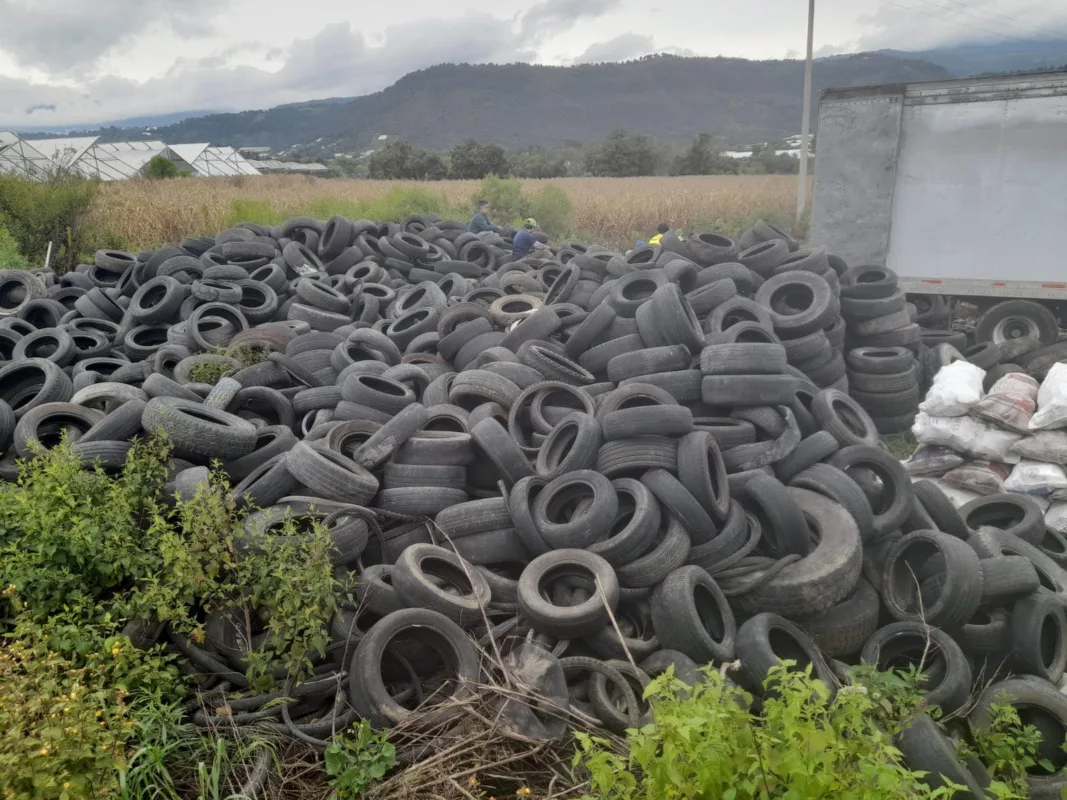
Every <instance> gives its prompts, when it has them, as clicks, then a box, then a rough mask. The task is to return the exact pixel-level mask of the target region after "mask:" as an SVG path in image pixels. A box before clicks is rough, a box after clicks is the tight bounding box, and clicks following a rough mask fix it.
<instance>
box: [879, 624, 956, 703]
mask: <svg viewBox="0 0 1067 800" xmlns="http://www.w3.org/2000/svg"><path fill="white" fill-rule="evenodd" d="M860 659H861V660H862V661H863V662H864V663H866V664H873V665H875V666H877V667H878V668H879V669H881V670H890V669H903V668H905V667H906V666H907V665H908V663H911V664H914V665H916V666H919V665H920V664H921V665H922V666H923V667H924V669H923V670H922V671H923V673H924V674H925V675H926V678H925V679H924V680H923V681H922V684H921V685H920V688H921V689H922V691H923V699H924V700H925V701H926V702H927V703H928V704H929V705H933V706H938V707H939V708H940V709H941V710H942V711H943V712H944V713H946V714H950V713H952V712H953V711H957V710H959V709H960V708H962V707H963V705H964V704H965V703H966V702H967V700H968V699H969V697H970V692H971V667H970V664H969V663H968V661H967V657H966V656H965V655H964V653H963V650H962V649H961V648H960V646H959V644H957V643H956V641H955V640H954V639H953V638H952V637H951V636H949V635H948V634H947V633H945V632H944V631H942V630H940V629H938V628H934V627H931V626H928V625H926V624H924V623H923V622H922V621H920V620H908V621H901V622H894V623H891V624H890V625H886V626H885V627H883V628H879V629H878V630H877V631H875V632H874V633H873V634H872V635H871V636H870V638H868V640H867V642H866V643H865V644H864V645H863V650H862V652H861V653H860ZM931 683H932V685H931Z"/></svg>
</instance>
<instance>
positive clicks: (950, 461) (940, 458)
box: [904, 444, 964, 478]
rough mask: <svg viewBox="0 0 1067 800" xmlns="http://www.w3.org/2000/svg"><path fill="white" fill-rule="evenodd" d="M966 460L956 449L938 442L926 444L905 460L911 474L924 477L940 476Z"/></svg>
mask: <svg viewBox="0 0 1067 800" xmlns="http://www.w3.org/2000/svg"><path fill="white" fill-rule="evenodd" d="M963 462H964V458H963V456H961V455H960V454H959V453H957V452H956V451H955V450H951V449H949V448H947V447H940V446H938V445H936V444H924V445H922V446H921V447H919V448H917V449H916V450H915V452H914V453H912V454H911V458H909V459H908V460H907V461H905V462H904V468H905V469H906V470H907V471H908V474H909V475H917V476H920V477H924V478H939V477H941V476H942V475H944V474H945V473H946V472H948V471H949V470H950V469H955V468H956V467H958V466H959V465H960V464H962V463H963Z"/></svg>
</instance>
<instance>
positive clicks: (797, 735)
mask: <svg viewBox="0 0 1067 800" xmlns="http://www.w3.org/2000/svg"><path fill="white" fill-rule="evenodd" d="M916 682H917V677H916V676H914V675H913V676H911V678H910V681H908V680H905V681H903V687H902V688H898V692H899V693H900V694H901V695H902V696H903V697H904V698H905V699H906V702H905V704H904V705H905V707H907V708H911V709H912V710H914V707H915V705H916V704H917V702H918V693H917V691H916V685H917V683H916ZM772 685H773V689H774V690H773V691H770V692H768V693H767V695H766V696H765V697H764V698H763V700H762V706H761V707H760V708H759V710H758V711H757V712H755V713H754V712H753V711H752V710H751V702H752V698H751V697H750V696H749V695H746V694H745V693H743V692H742V691H741V690H739V689H738V688H737V687H736V686H734V685H733V684H731V683H728V682H727V681H726V680H725V679H724V678H723V677H722V676H721V675H720V674H719V673H718V671H716V670H715V669H712V668H708V669H706V670H705V682H704V683H701V684H697V685H696V686H694V687H692V688H688V687H685V686H684V685H683V684H681V683H679V682H678V681H676V680H675V679H674V678H673V676H671V675H668V676H663V677H661V678H659V679H657V680H655V681H653V683H652V684H651V685H650V686H649V688H648V690H647V691H646V693H645V696H646V697H648V698H649V699H650V700H651V703H652V706H653V709H654V711H655V721H654V722H651V723H649V724H647V725H645V726H644V727H642V728H639V729H633V730H629V731H627V734H626V743H627V745H628V752H627V753H620V752H618V751H617V750H616V749H615V748H614V747H613V746H612V744H611V743H609V742H608V741H605V740H603V739H598V738H595V737H591V736H588V735H585V734H581V733H579V734H577V737H578V745H579V749H578V753H577V755H576V756H575V765H576V766H579V767H581V768H582V769H583V770H585V771H587V773H588V778H589V780H590V786H591V792H590V794H589V795H588V796H587V797H588V798H596V800H653V798H654V799H655V800H682V799H683V798H685V800H690V799H696V798H709V799H710V798H722V799H723V800H762V799H763V798H776V797H777V798H796V800H803V798H819V797H823V798H834V800H905V799H909V798H934V797H948V796H949V794H937V793H933V792H931V790H930V789H929V788H928V787H927V786H926V785H925V784H924V783H923V782H922V781H921V776H920V774H918V773H915V772H912V771H910V770H909V769H908V768H907V767H906V766H904V765H903V764H902V763H901V759H900V754H899V752H898V751H897V750H896V748H895V747H894V746H893V741H892V736H893V733H894V732H896V731H899V727H900V726H899V719H900V717H899V716H897V714H898V713H899V712H900V711H901V710H902V709H901V708H899V707H897V706H895V705H894V704H892V703H883V700H884V698H883V697H881V696H880V693H879V691H877V690H871V689H868V688H867V687H860V686H853V687H846V688H843V689H841V690H840V691H839V692H838V693H837V695H836V696H835V697H831V696H830V692H829V690H828V688H827V687H826V685H825V684H824V683H822V681H819V680H817V679H813V678H812V677H811V675H810V673H809V672H798V671H794V670H789V669H787V668H776V669H775V670H774V671H773V672H772V674H771V677H770V678H769V679H768V687H770V686H772ZM883 685H884V684H883Z"/></svg>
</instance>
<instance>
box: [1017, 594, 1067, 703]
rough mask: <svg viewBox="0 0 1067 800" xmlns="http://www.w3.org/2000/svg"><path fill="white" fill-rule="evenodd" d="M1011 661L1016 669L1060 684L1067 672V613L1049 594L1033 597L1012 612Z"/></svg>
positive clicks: (1024, 599)
mask: <svg viewBox="0 0 1067 800" xmlns="http://www.w3.org/2000/svg"><path fill="white" fill-rule="evenodd" d="M1011 660H1012V664H1013V665H1014V667H1015V669H1017V670H1018V671H1019V672H1022V673H1024V674H1027V675H1037V676H1038V677H1039V678H1044V679H1045V680H1047V681H1049V682H1050V683H1053V684H1058V683H1059V682H1060V679H1061V678H1062V677H1063V671H1064V669H1065V668H1067V613H1065V611H1064V608H1063V604H1062V603H1060V602H1059V601H1058V600H1057V599H1056V598H1055V597H1054V596H1052V595H1049V594H1032V595H1030V596H1029V597H1024V598H1023V599H1022V600H1020V601H1019V602H1017V603H1016V604H1015V608H1014V609H1012V612H1011Z"/></svg>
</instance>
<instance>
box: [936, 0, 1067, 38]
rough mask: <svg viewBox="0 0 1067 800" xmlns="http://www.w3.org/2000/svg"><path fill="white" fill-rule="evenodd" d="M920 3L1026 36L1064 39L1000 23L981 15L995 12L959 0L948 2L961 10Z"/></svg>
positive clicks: (937, 4)
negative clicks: (1008, 28)
mask: <svg viewBox="0 0 1067 800" xmlns="http://www.w3.org/2000/svg"><path fill="white" fill-rule="evenodd" d="M918 2H920V3H923V4H925V5H928V6H932V7H934V8H940V9H943V10H945V11H948V12H949V13H950V14H964V15H966V16H968V17H973V18H974V19H977V20H979V21H980V22H987V23H991V24H994V25H1009V26H1010V27H1012V28H1015V29H1016V30H1018V31H1021V32H1023V33H1025V34H1027V35H1028V36H1030V37H1043V38H1051V39H1062V38H1063V37H1060V36H1057V35H1055V34H1052V35H1051V36H1050V35H1049V34H1046V33H1042V32H1040V31H1036V30H1034V29H1033V28H1027V27H1024V26H1022V25H1015V24H1011V23H1007V22H1000V21H998V20H995V19H992V18H990V17H988V16H980V15H981V14H992V13H993V12H986V11H983V10H982V9H979V8H975V7H974V6H970V5H968V4H967V3H963V2H960V1H959V0H948V2H952V3H953V4H954V6H960V7H959V8H957V7H953V6H943V5H941V4H939V3H934V2H931V0H918ZM963 9H969V10H970V11H974V12H977V13H968V12H967V11H965V10H963ZM995 16H1002V15H999V14H997V15H995ZM1004 18H1005V19H1013V18H1012V17H1004ZM957 21H958V20H957ZM1001 35H1003V36H1007V35H1009V34H1005V33H1003V32H1001ZM1064 41H1067V39H1064Z"/></svg>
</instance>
